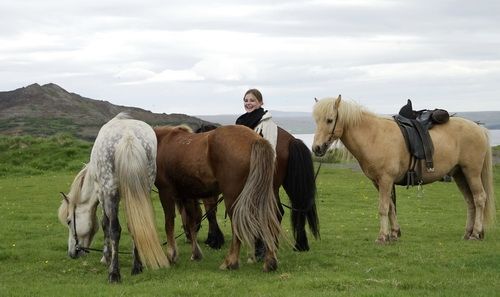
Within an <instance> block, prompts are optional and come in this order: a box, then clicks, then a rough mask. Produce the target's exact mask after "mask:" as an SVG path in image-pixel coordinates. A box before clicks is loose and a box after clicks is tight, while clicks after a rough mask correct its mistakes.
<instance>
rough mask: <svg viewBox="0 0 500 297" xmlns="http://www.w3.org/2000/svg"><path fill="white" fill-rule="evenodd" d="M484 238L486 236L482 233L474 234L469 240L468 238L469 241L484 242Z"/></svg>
mask: <svg viewBox="0 0 500 297" xmlns="http://www.w3.org/2000/svg"><path fill="white" fill-rule="evenodd" d="M483 237H484V234H481V233H477V234H474V233H472V234H471V235H470V236H469V238H467V239H468V240H482V239H483Z"/></svg>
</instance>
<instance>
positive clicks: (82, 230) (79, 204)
mask: <svg viewBox="0 0 500 297" xmlns="http://www.w3.org/2000/svg"><path fill="white" fill-rule="evenodd" d="M85 172H86V168H84V169H83V170H82V171H80V173H79V174H78V175H77V176H76V177H75V180H74V181H73V184H72V185H71V190H70V193H69V194H68V195H67V196H66V195H65V194H64V193H61V194H62V195H63V200H62V201H61V206H59V221H60V222H61V224H63V225H66V226H67V227H68V230H69V235H68V255H69V256H70V257H71V258H73V259H75V258H78V257H79V256H81V255H83V254H85V251H84V250H83V249H81V248H86V247H89V246H90V244H91V243H92V239H93V238H94V235H95V234H96V233H97V230H99V224H98V220H97V215H96V208H97V204H98V201H97V199H87V198H84V197H82V196H83V195H82V193H83V192H86V191H87V189H83V190H82V188H83V187H84V184H85V181H84V179H85Z"/></svg>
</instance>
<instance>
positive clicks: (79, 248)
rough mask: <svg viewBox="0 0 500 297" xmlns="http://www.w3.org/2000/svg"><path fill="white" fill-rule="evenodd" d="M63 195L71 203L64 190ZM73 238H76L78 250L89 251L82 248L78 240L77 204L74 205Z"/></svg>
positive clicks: (76, 248)
mask: <svg viewBox="0 0 500 297" xmlns="http://www.w3.org/2000/svg"><path fill="white" fill-rule="evenodd" d="M61 195H63V197H64V200H65V201H66V203H68V205H69V199H68V196H66V194H64V193H63V192H61ZM72 221H73V222H72V223H73V224H72V225H73V226H72V227H73V239H74V240H75V250H76V251H77V252H79V251H84V252H86V253H88V251H86V250H85V248H82V247H80V242H79V240H78V234H77V233H76V205H75V206H74V207H73V220H72Z"/></svg>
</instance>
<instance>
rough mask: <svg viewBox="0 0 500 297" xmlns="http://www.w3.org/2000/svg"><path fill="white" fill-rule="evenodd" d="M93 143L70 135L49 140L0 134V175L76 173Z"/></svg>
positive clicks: (52, 137)
mask: <svg viewBox="0 0 500 297" xmlns="http://www.w3.org/2000/svg"><path fill="white" fill-rule="evenodd" d="M91 148H92V143H90V142H87V141H83V140H79V139H76V138H74V137H73V136H71V135H69V134H56V135H54V136H50V137H45V138H44V137H33V136H17V137H9V136H2V135H0V176H7V175H8V176H25V175H36V174H43V173H45V172H47V171H54V172H57V171H64V172H68V171H77V170H79V169H81V168H82V167H83V162H88V159H89V155H90V150H91Z"/></svg>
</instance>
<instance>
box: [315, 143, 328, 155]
mask: <svg viewBox="0 0 500 297" xmlns="http://www.w3.org/2000/svg"><path fill="white" fill-rule="evenodd" d="M327 149H328V144H326V143H323V144H322V145H314V146H313V147H312V151H313V153H314V154H315V155H316V156H318V157H323V156H324V155H325V154H326V151H327Z"/></svg>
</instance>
